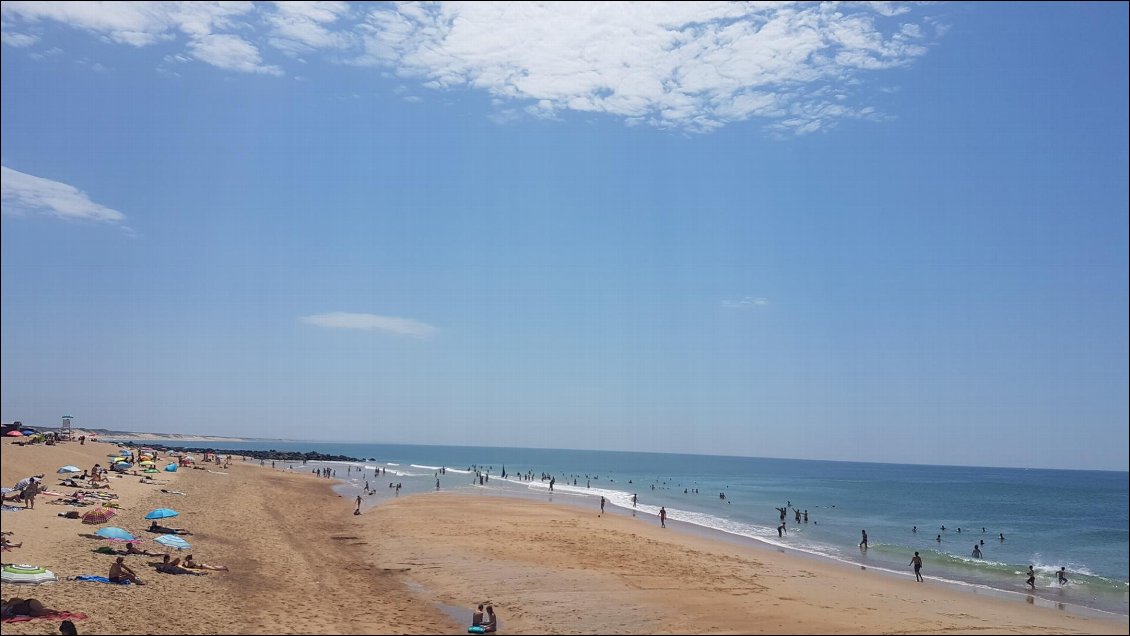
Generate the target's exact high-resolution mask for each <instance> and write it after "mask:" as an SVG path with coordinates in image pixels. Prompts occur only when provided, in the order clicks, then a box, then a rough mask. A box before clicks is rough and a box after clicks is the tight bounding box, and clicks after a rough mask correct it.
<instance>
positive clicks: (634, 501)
mask: <svg viewBox="0 0 1130 636" xmlns="http://www.w3.org/2000/svg"><path fill="white" fill-rule="evenodd" d="M637 501H639V498H638V497H636V495H635V493H632V507H633V508H635V507H636V502H637Z"/></svg>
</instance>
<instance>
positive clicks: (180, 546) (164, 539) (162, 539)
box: [154, 534, 192, 550]
mask: <svg viewBox="0 0 1130 636" xmlns="http://www.w3.org/2000/svg"><path fill="white" fill-rule="evenodd" d="M154 541H156V542H157V543H160V544H161V545H163V546H166V547H170V548H176V549H177V550H187V549H189V548H191V547H192V545H191V544H189V542H188V541H185V540H184V539H182V538H180V537H178V536H177V535H175V534H163V535H161V536H159V537H157V538H156V539H154Z"/></svg>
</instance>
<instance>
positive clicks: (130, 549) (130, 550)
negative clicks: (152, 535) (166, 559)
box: [122, 543, 162, 556]
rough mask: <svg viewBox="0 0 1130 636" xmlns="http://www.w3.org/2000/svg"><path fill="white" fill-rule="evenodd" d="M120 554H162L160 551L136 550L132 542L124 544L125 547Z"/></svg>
mask: <svg viewBox="0 0 1130 636" xmlns="http://www.w3.org/2000/svg"><path fill="white" fill-rule="evenodd" d="M122 554H140V555H144V556H162V553H161V552H150V551H149V550H138V549H137V546H135V545H134V544H132V543H127V544H126V549H125V551H124V552H123V553H122Z"/></svg>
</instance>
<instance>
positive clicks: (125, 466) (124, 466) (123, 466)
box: [114, 462, 133, 470]
mask: <svg viewBox="0 0 1130 636" xmlns="http://www.w3.org/2000/svg"><path fill="white" fill-rule="evenodd" d="M132 467H133V464H131V463H129V462H114V470H129V469H130V468H132Z"/></svg>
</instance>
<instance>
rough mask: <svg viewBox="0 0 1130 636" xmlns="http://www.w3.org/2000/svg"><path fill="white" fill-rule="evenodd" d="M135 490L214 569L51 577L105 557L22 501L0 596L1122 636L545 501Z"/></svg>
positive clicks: (558, 625) (403, 629)
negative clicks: (126, 577)
mask: <svg viewBox="0 0 1130 636" xmlns="http://www.w3.org/2000/svg"><path fill="white" fill-rule="evenodd" d="M113 448H115V447H114V446H112V445H110V444H107V443H87V444H86V445H85V446H80V445H78V443H77V442H68V443H65V444H60V445H56V446H50V447H48V446H42V445H40V446H31V447H19V446H15V445H13V444H12V443H10V442H4V444H3V446H2V452H3V462H2V473H3V475H2V481H3V482H4V483H9V482H12V483H14V481H15V480H17V479H19V478H21V477H23V476H26V475H28V474H36V473H41V472H42V473H47V472H49V471H53V470H54V468H55V467H56V466H59V465H62V464H67V463H73V464H75V465H78V466H84V467H85V466H89V465H92V464H93V463H95V462H97V461H104V459H105V457H106V454H107V452H108V451H110V450H112V449H113ZM56 476H57V475H51V476H50V477H49V478H48V482H49V483H50V482H53V481H54V478H55V477H56ZM154 477H159V478H160V479H161V480H162V481H166V480H167V481H168V482H169V485H168V487H167V488H166V489H164V490H159V489H158V488H157V487H156V486H150V485H146V484H143V483H139V481H138V478H137V477H136V476H132V475H128V476H122V477H112V478H111V483H112V486H113V488H112V492H115V493H117V494H119V496H120V499H119V502H120V503H121V506H122V508H121V509H120V510H119V514H118V516H117V517H116V518H115V519H114V520H113V521H112V522H111V523H112V524H113V525H118V526H120V527H124V528H127V529H130V530H131V531H136V530H137V529H139V528H143V527H144V525H145V524H147V522H146V521H144V519H143V517H144V514H145V511H146V510H149V509H151V508H156V507H171V508H174V509H176V510H178V511H179V512H180V516H179V517H177V518H176V519H174V520H173V521H175V522H176V523H175V524H170V525H176V526H180V527H185V528H188V529H190V530H191V531H192V532H193V533H194V534H193V535H192V536H189V537H187V538H188V539H189V541H190V542H191V543H192V549H191V550H190V552H193V553H194V554H195V556H196V558H197V559H198V560H201V561H205V562H210V563H219V564H224V565H227V566H229V567H230V568H231V569H230V571H226V572H209V573H208V576H200V577H194V576H171V575H166V574H159V573H156V572H155V571H154V570H153V569H152V567H150V564H149V561H150V560H149V559H146V558H144V557H127V559H129V563H130V565H131V566H132V567H133V568H134V569H135V570H136V571H137V572H138V574H139V575H140V576H141V577H142V578H143V579H144V580H146V582H147V583H149V584H148V585H144V586H128V587H125V588H116V586H108V585H99V584H96V583H79V582H75V581H69V580H66V578H67V577H70V576H74V575H77V574H100V575H105V573H106V568H107V567H108V565H109V563H110V562H111V559H112V557H108V556H106V555H99V554H96V553H92V552H91V549H92V548H94V547H96V546H99V545H105V544H104V543H103V542H99V541H92V540H91V539H87V538H84V535H85V534H87V533H89V532H91V531H93V529H94V528H93V527H92V526H89V525H84V524H81V522H80V521H78V520H69V519H64V518H60V517H58V516H57V513H58V512H61V511H63V510H66V509H68V508H64V507H61V506H54V505H51V504H50V503H49V500H48V499H47V498H46V497H44V496H41V497H40V499H39V502H38V504H37V506H36V509H35V510H31V511H20V512H4V513H3V516H2V517H0V519H2V521H3V527H4V529H5V530H12V531H15V533H16V535H15V536H14V537H13V540H14V541H16V542H20V541H23V542H24V547H23V548H20V549H17V550H15V551H13V552H11V553H5V556H4V560H5V562H13V563H32V564H37V565H42V566H44V567H47V568H49V569H52V570H53V571H55V572H56V573H57V574H58V575H59V576H60V581H59V582H58V583H55V584H50V585H44V586H36V587H30V588H29V587H23V586H14V585H11V584H6V583H5V584H3V592H2V594H3V596H4V597H5V598H8V597H11V596H23V597H28V596H31V597H35V598H38V599H40V600H41V601H43V602H44V604H45V605H47V606H48V607H53V608H57V609H61V610H66V611H77V612H83V613H85V614H87V615H88V616H89V618H88V619H86V620H82V621H81V622H79V623H78V628H79V631H80V633H117V634H144V633H151V632H152V629H153V625H161V628H162V629H163V630H164V631H169V632H170V633H184V634H208V633H247V634H280V633H286V634H313V633H411V634H439V633H453V634H454V633H463V632H464V631H465V629H466V622H467V620H468V619H469V617H470V611H471V608H472V607H473V605H474V604H475V603H478V602H488V601H489V602H492V603H493V604H494V605H495V607H496V609H498V611H499V614H500V621H501V625H502V627H501V629H500V632H501V633H507V632H509V633H547V634H556V633H602V634H650V633H719V634H723V633H730V634H737V633H742V634H747V633H765V634H769V633H774V634H776V633H829V634H840V633H906V632H908V631H910V632H918V633H934V632H939V631H946V632H958V633H974V632H984V631H986V630H988V631H992V632H993V633H1015V634H1032V633H1047V634H1075V633H1077V634H1092V633H1114V634H1119V633H1121V634H1125V633H1126V621H1125V620H1111V619H1102V618H1091V617H1085V616H1076V615H1074V614H1072V613H1069V612H1064V611H1059V610H1056V609H1052V608H1047V607H1042V606H1040V605H1036V604H1034V603H1033V604H1031V605H1029V604H1022V603H1018V602H1015V601H1014V600H1011V599H1000V598H988V597H987V595H981V594H976V593H970V592H969V591H967V590H954V589H951V588H950V586H947V585H944V584H943V585H936V584H931V582H930V581H929V579H928V580H927V583H925V584H922V585H918V584H914V583H912V582H907V581H905V580H899V579H898V578H896V577H894V576H889V575H887V574H885V573H878V574H876V573H875V572H874V571H873V570H853V569H852V568H846V567H842V565H841V564H838V563H828V562H819V561H823V560H818V559H815V558H813V557H812V556H810V555H804V554H796V553H789V552H788V551H785V550H782V549H777V550H773V549H765V548H766V547H767V546H760V545H755V544H750V543H749V542H738V541H723V540H718V539H715V538H709V537H703V536H696V535H698V534H700V533H699V532H695V531H693V530H691V529H690V528H682V527H679V528H675V527H672V528H671V529H661V528H660V527H659V524H658V522H657V520H656V519H655V518H654V517H653V516H651V515H648V516H646V517H640V518H638V519H633V518H632V517H631V516H630V511H623V510H621V511H617V512H616V513H615V514H605V515H603V516H601V515H598V514H596V511H595V510H593V508H591V507H586V506H585V505H584V504H585V500H584V499H582V498H581V497H576V498H574V497H573V496H568V497H556V498H555V499H556V501H553V502H548V501H545V500H544V499H540V500H539V498H538V497H529V498H524V497H509V496H506V495H505V493H502V492H498V491H492V490H490V489H478V488H467V489H458V488H457V489H453V490H447V491H444V492H441V493H435V492H420V493H417V494H411V495H407V494H402V496H400V497H398V498H397V497H387V496H386V497H384V498H383V501H380V499H381V498H378V501H377V505H374V506H373V507H371V508H365V509H364V512H363V513H362V514H360V515H353V514H352V513H353V510H354V501H353V497H352V496H349V494H348V493H349V492H350V491H349V490H348V488H344V489H343V488H342V486H341V484H342V483H343V482H342V480H341V479H340V478H339V479H336V480H335V479H325V478H321V479H320V478H318V477H315V476H314V475H312V474H310V473H307V472H305V471H293V470H288V469H287V468H286V467H283V466H279V467H278V468H277V469H271V468H270V467H269V466H262V467H261V466H259V463H258V462H253V461H250V460H243V459H241V458H240V457H233V458H232V462H231V466H230V468H220V467H219V466H216V465H214V464H212V465H207V464H206V465H204V466H200V467H198V469H188V468H182V469H181V470H179V471H177V472H176V473H169V474H160V475H154ZM52 488H53V489H57V488H58V487H57V486H54V485H52ZM171 490H176V491H177V493H176V494H173V493H172V492H170V491H171ZM335 490H338V491H339V492H335ZM386 494H387V493H386ZM566 502H568V503H566ZM83 511H84V512H85V510H83ZM673 523H674V522H673ZM138 534H139V535H141V536H143V538H144V539H146V541H147V542H145V543H142V544H141V546H142V547H145V548H149V549H153V548H155V547H158V546H156V545H155V544H152V543H149V542H148V541H151V537H152V535H146V534H145V533H144V532H138ZM177 556H183V554H178V555H177ZM279 608H285V609H283V610H280V609H279ZM907 626H912V627H911V629H909V630H908V629H907ZM48 631H52V629H51V626H50V625H45V624H44V622H40V621H36V622H29V623H14V624H7V623H6V624H5V625H4V633H5V634H8V633H11V634H34V633H45V632H48Z"/></svg>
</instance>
